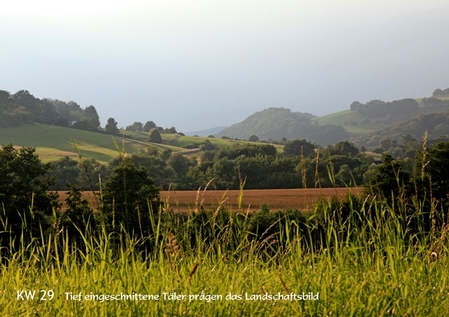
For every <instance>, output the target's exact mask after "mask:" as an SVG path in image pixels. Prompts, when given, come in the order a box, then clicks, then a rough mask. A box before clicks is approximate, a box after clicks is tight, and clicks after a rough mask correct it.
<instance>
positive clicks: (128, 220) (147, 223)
mask: <svg viewBox="0 0 449 317" xmlns="http://www.w3.org/2000/svg"><path fill="white" fill-rule="evenodd" d="M158 208H159V190H158V189H157V188H156V187H155V186H154V183H153V180H152V179H151V178H150V177H149V175H148V172H147V170H146V169H145V168H144V167H139V168H137V167H136V166H135V165H134V164H132V163H130V162H129V161H128V160H123V161H122V162H121V164H120V165H119V166H117V167H116V168H114V169H113V171H112V173H111V175H110V177H109V178H108V180H107V181H106V182H105V184H104V187H103V204H102V208H101V211H102V215H103V217H104V221H105V222H106V224H107V225H108V226H109V227H110V228H111V229H112V231H120V227H121V226H123V228H125V229H126V231H127V233H128V234H130V235H136V234H137V235H139V233H140V236H145V235H147V234H148V233H149V232H150V228H151V217H152V214H153V213H156V212H158Z"/></svg>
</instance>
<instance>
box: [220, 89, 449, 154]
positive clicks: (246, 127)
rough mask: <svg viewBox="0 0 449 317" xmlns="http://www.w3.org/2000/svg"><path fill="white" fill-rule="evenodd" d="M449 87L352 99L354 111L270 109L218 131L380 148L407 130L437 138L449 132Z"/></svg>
mask: <svg viewBox="0 0 449 317" xmlns="http://www.w3.org/2000/svg"><path fill="white" fill-rule="evenodd" d="M446 111H449V89H446V90H441V89H436V90H435V91H434V93H433V95H432V97H428V98H418V99H412V98H405V99H401V100H394V101H391V102H384V101H382V100H371V101H369V102H367V103H366V104H363V103H360V102H357V101H355V102H353V103H352V104H351V105H350V106H349V110H345V111H340V112H336V113H333V114H329V115H326V116H323V117H316V116H310V115H308V114H302V113H298V112H292V111H291V110H290V109H285V108H269V109H265V110H263V111H259V112H256V113H254V114H253V115H251V116H249V117H248V118H246V119H245V120H243V121H242V122H240V123H237V124H234V125H232V126H230V127H229V128H226V129H224V130H223V131H220V133H218V134H217V136H219V137H220V136H225V135H226V136H229V137H232V138H239V139H248V138H249V136H251V135H256V136H257V137H259V138H260V139H264V140H269V139H272V140H277V141H280V140H281V139H282V138H286V139H288V140H291V139H295V138H300V139H306V140H308V141H311V142H315V143H317V144H319V145H322V146H326V145H328V144H332V143H335V142H338V141H344V140H349V141H354V142H355V143H356V144H357V145H358V146H362V145H363V146H365V147H376V146H378V145H379V142H380V140H381V139H383V138H394V139H396V140H397V141H398V142H400V141H401V138H402V136H403V135H407V134H410V135H411V136H413V137H414V138H418V139H419V138H420V137H421V136H422V135H423V133H424V132H425V131H428V132H429V136H431V137H433V138H438V137H440V136H449V118H448V117H447V115H446Z"/></svg>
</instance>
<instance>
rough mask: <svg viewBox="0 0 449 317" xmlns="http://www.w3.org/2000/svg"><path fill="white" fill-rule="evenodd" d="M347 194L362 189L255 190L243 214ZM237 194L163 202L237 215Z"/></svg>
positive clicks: (164, 196)
mask: <svg viewBox="0 0 449 317" xmlns="http://www.w3.org/2000/svg"><path fill="white" fill-rule="evenodd" d="M348 192H351V193H353V194H355V195H359V194H361V193H362V192H363V188H361V187H357V188H322V189H319V188H313V189H254V190H249V189H248V190H244V191H243V204H242V205H243V208H242V209H240V210H242V211H247V210H249V211H254V210H258V209H259V206H260V205H261V204H262V203H267V204H268V205H269V206H270V208H271V210H278V209H285V208H297V209H299V210H310V209H312V208H313V205H314V204H315V203H317V202H318V200H319V199H320V198H324V199H328V198H330V197H331V196H335V195H336V196H338V197H340V198H343V197H345V196H346V195H347V194H348ZM239 193H240V192H239V191H238V190H228V191H225V190H206V191H203V190H201V191H173V190H172V191H163V192H161V200H162V201H163V202H165V203H166V204H168V207H169V208H172V209H173V210H174V211H175V212H189V211H195V210H196V209H197V208H199V206H201V205H203V206H204V208H206V209H216V208H217V207H218V206H220V204H221V205H223V206H226V207H228V208H229V209H230V210H233V211H238V210H239V208H238V197H239ZM83 196H84V198H85V199H87V200H88V201H89V203H90V206H91V207H92V208H94V209H97V205H96V202H95V198H94V195H93V193H92V192H84V193H83ZM59 197H60V200H61V202H63V201H64V199H65V198H66V197H67V195H66V193H65V192H59Z"/></svg>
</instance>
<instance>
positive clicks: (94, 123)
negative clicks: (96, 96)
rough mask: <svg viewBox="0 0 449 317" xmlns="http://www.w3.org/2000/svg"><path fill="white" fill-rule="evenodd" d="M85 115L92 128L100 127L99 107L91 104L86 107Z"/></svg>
mask: <svg viewBox="0 0 449 317" xmlns="http://www.w3.org/2000/svg"><path fill="white" fill-rule="evenodd" d="M84 115H85V116H86V118H87V121H88V122H89V127H90V128H91V129H92V130H98V129H99V128H100V117H99V116H98V112H97V109H95V107H94V106H92V105H91V106H89V107H86V109H84Z"/></svg>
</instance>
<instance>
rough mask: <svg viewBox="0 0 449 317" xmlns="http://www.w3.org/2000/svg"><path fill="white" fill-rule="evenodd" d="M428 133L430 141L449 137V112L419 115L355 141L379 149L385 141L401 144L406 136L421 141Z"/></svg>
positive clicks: (359, 144)
mask: <svg viewBox="0 0 449 317" xmlns="http://www.w3.org/2000/svg"><path fill="white" fill-rule="evenodd" d="M426 131H427V134H428V138H429V139H437V138H440V137H449V111H444V112H439V113H428V114H420V115H417V116H415V117H413V118H410V119H407V120H404V121H402V122H400V123H398V124H396V125H394V126H392V127H388V128H384V129H381V130H379V131H376V132H373V133H370V134H368V135H365V136H361V137H358V138H356V139H354V144H356V145H358V146H362V145H363V146H365V147H376V146H377V147H378V146H379V144H380V141H381V140H383V139H390V140H392V141H393V140H395V141H397V142H398V143H401V142H402V139H403V137H404V136H405V135H410V136H411V137H413V138H414V139H416V140H421V139H422V137H423V136H424V134H425V132H426Z"/></svg>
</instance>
